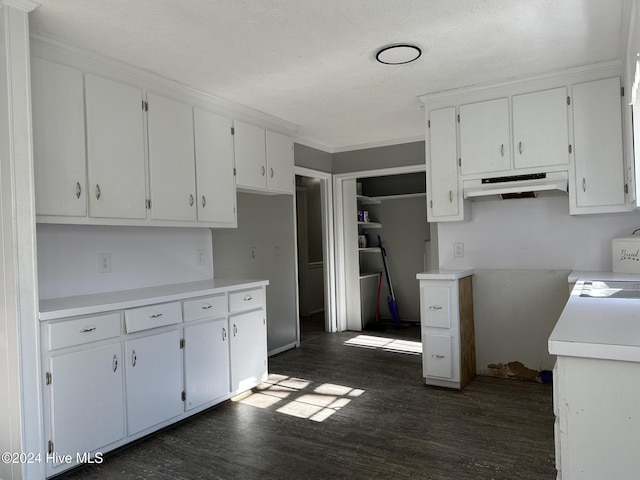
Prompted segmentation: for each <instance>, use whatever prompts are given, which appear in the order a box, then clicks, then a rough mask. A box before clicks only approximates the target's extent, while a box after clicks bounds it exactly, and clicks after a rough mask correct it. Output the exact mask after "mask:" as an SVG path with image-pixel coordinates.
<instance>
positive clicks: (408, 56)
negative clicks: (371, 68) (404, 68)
mask: <svg viewBox="0 0 640 480" xmlns="http://www.w3.org/2000/svg"><path fill="white" fill-rule="evenodd" d="M420 55H422V50H420V49H419V48H418V47H416V46H415V45H409V44H406V43H402V44H398V45H389V46H388V47H384V48H382V49H380V50H379V51H378V53H376V60H378V61H379V62H380V63H384V64H386V65H402V64H403V63H409V62H413V61H414V60H417V59H418V58H419V57H420Z"/></svg>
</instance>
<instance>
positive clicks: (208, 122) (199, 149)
mask: <svg viewBox="0 0 640 480" xmlns="http://www.w3.org/2000/svg"><path fill="white" fill-rule="evenodd" d="M194 122H195V123H194V125H195V142H196V143H195V151H196V181H197V192H198V198H197V203H198V221H200V222H210V223H215V224H216V225H218V226H229V227H235V226H236V225H237V215H236V182H235V177H234V175H233V136H232V135H231V119H229V118H227V117H223V116H221V115H216V114H214V113H211V112H207V111H205V110H201V109H199V108H195V109H194Z"/></svg>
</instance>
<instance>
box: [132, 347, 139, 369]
mask: <svg viewBox="0 0 640 480" xmlns="http://www.w3.org/2000/svg"><path fill="white" fill-rule="evenodd" d="M136 363H138V356H137V355H136V351H135V350H133V351H132V352H131V366H132V367H135V366H136Z"/></svg>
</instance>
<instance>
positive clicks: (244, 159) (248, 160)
mask: <svg viewBox="0 0 640 480" xmlns="http://www.w3.org/2000/svg"><path fill="white" fill-rule="evenodd" d="M233 128H234V131H235V134H234V139H233V142H234V149H235V157H236V185H238V186H239V187H249V188H259V189H262V190H264V189H266V188H267V164H266V150H265V148H266V146H265V133H264V129H263V128H260V127H256V126H254V125H249V124H248V123H243V122H238V121H234V122H233Z"/></svg>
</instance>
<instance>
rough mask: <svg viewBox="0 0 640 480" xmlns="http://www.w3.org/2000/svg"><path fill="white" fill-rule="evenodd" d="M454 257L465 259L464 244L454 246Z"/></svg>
mask: <svg viewBox="0 0 640 480" xmlns="http://www.w3.org/2000/svg"><path fill="white" fill-rule="evenodd" d="M453 256H454V257H457V258H462V257H464V243H462V242H455V243H454V244H453Z"/></svg>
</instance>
